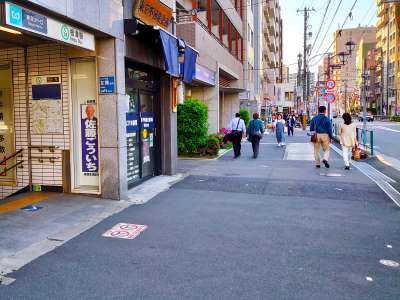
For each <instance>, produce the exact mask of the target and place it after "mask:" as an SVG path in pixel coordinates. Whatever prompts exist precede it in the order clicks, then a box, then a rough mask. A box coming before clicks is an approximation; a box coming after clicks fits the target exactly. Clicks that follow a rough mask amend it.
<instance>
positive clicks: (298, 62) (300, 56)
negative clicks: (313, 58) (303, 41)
mask: <svg viewBox="0 0 400 300" xmlns="http://www.w3.org/2000/svg"><path fill="white" fill-rule="evenodd" d="M301 59H302V55H301V53H299V54H298V55H297V84H296V90H297V93H296V112H297V113H299V96H300V95H298V92H299V90H300V86H301V77H302V75H301V68H302V61H301Z"/></svg>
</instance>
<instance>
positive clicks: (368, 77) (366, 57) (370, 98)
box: [346, 39, 377, 114]
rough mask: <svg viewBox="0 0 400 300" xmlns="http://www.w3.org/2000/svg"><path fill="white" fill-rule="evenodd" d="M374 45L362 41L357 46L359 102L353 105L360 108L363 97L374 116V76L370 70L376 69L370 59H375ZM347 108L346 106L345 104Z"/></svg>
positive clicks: (375, 108)
mask: <svg viewBox="0 0 400 300" xmlns="http://www.w3.org/2000/svg"><path fill="white" fill-rule="evenodd" d="M375 47H376V43H364V40H363V39H362V40H361V41H360V44H359V45H358V50H357V58H356V65H357V85H358V95H360V98H359V101H357V102H356V103H355V104H356V105H357V107H360V108H362V106H363V103H362V102H363V101H362V97H363V96H365V98H366V103H367V108H368V110H371V111H372V112H373V113H374V114H376V111H377V107H376V101H375V100H376V99H375V78H374V77H375V76H374V72H373V70H372V68H375V67H376V62H375V61H372V59H376V56H375V55H374V53H375ZM363 93H365V94H364V95H363ZM346 106H347V104H346Z"/></svg>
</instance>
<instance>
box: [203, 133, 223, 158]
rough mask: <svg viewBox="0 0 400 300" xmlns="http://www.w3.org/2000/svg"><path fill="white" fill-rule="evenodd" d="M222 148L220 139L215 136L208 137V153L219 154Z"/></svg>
mask: <svg viewBox="0 0 400 300" xmlns="http://www.w3.org/2000/svg"><path fill="white" fill-rule="evenodd" d="M219 149H220V142H219V139H218V138H217V137H215V136H209V137H208V139H207V150H206V151H207V154H208V155H217V154H218V151H219Z"/></svg>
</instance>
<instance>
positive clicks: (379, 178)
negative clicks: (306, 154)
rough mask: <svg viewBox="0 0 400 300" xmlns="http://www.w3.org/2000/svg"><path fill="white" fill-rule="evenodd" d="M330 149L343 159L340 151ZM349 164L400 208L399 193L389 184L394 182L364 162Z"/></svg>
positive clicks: (334, 148) (333, 147) (332, 147)
mask: <svg viewBox="0 0 400 300" xmlns="http://www.w3.org/2000/svg"><path fill="white" fill-rule="evenodd" d="M331 149H332V150H334V151H335V152H336V153H337V154H339V155H340V156H342V157H343V153H342V150H340V149H339V148H338V147H336V146H335V145H331ZM350 163H351V164H352V165H353V166H354V167H355V168H356V169H357V170H359V171H360V172H361V173H362V174H364V175H365V176H367V177H368V178H369V179H371V180H372V181H373V182H374V183H375V184H376V185H377V186H378V187H379V188H380V189H381V190H382V191H383V192H384V193H385V194H386V195H387V196H388V197H389V198H390V199H391V200H392V201H393V202H394V203H395V204H396V205H397V206H398V207H400V192H399V191H397V190H396V189H395V188H394V187H393V186H392V185H391V183H396V181H395V180H393V179H392V178H390V177H388V176H386V175H385V174H383V173H382V172H380V171H378V170H377V169H375V168H374V167H373V166H371V165H369V164H367V163H365V162H358V161H351V162H350Z"/></svg>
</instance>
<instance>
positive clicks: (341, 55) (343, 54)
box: [337, 51, 350, 66]
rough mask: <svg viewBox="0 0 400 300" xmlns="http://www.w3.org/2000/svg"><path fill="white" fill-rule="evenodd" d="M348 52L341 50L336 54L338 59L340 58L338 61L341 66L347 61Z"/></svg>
mask: <svg viewBox="0 0 400 300" xmlns="http://www.w3.org/2000/svg"><path fill="white" fill-rule="evenodd" d="M349 55H350V54H349V53H346V52H344V51H342V52H339V53H338V54H337V56H338V57H339V59H340V63H341V64H342V66H344V65H345V64H346V63H347V61H348V59H349Z"/></svg>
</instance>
